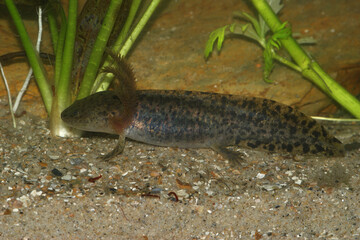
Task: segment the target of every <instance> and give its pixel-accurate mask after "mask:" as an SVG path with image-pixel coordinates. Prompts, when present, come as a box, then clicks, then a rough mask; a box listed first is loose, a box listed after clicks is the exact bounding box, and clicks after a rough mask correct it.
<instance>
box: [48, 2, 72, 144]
mask: <svg viewBox="0 0 360 240" xmlns="http://www.w3.org/2000/svg"><path fill="white" fill-rule="evenodd" d="M77 7H78V1H77V0H69V9H68V21H67V25H66V34H65V41H64V48H63V53H62V57H61V56H60V55H61V54H59V55H56V58H59V57H61V63H60V64H61V70H60V71H61V72H60V78H59V79H58V82H56V85H55V98H54V101H53V104H52V109H51V115H50V131H51V134H52V135H56V136H61V137H64V136H70V135H73V133H72V132H71V131H70V130H69V128H68V127H67V126H66V125H65V123H64V122H63V121H62V120H61V117H60V115H61V112H62V111H63V110H64V109H65V108H66V107H67V106H68V105H69V104H70V97H71V95H70V92H71V91H70V88H69V86H70V80H71V70H72V67H73V54H74V46H75V35H76V19H77ZM62 23H64V22H62ZM60 35H61V33H60ZM60 41H61V40H60V38H59V39H58V46H57V50H59V49H60V47H59V46H61V45H62V43H61V42H60ZM57 52H58V51H57ZM57 60H58V59H57ZM56 64H59V62H58V61H56ZM56 70H58V69H56Z"/></svg>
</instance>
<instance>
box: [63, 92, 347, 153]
mask: <svg viewBox="0 0 360 240" xmlns="http://www.w3.org/2000/svg"><path fill="white" fill-rule="evenodd" d="M123 108H124V104H123V103H122V101H121V100H120V99H119V97H118V94H117V93H116V92H114V91H104V92H99V93H96V94H93V95H90V96H89V97H87V98H84V99H81V100H78V101H76V102H75V103H74V104H73V105H71V106H70V107H69V108H67V109H66V110H65V111H64V112H63V113H62V115H61V117H62V119H63V120H64V121H65V122H66V123H67V124H69V125H70V126H72V127H75V128H78V129H81V130H85V131H93V132H106V133H110V134H120V133H119V130H118V129H119V126H118V125H117V123H116V122H114V121H113V120H112V116H114V115H119V114H121V112H123ZM120 131H123V133H124V134H125V136H126V137H127V138H129V139H133V140H136V141H139V142H144V143H147V144H152V145H158V146H170V147H180V148H213V149H221V148H224V147H227V146H241V147H246V148H250V149H254V150H265V151H270V152H285V153H290V154H305V155H307V154H312V155H314V154H315V155H326V156H342V155H344V148H343V145H342V144H341V142H340V141H339V140H337V139H336V138H335V137H334V136H332V135H330V134H329V133H328V131H327V130H326V129H325V128H324V127H323V126H321V125H320V124H318V123H317V122H316V121H315V120H313V119H311V118H309V117H307V116H306V115H305V114H303V113H301V112H300V111H298V110H296V109H294V108H291V107H289V106H286V105H284V104H281V103H278V102H275V101H272V100H268V99H262V98H255V97H242V96H236V95H224V94H216V93H206V92H193V91H176V90H173V91H171V90H143V91H137V104H136V110H135V112H134V116H133V118H132V121H131V122H130V124H129V125H128V126H127V127H126V128H124V129H122V130H120Z"/></svg>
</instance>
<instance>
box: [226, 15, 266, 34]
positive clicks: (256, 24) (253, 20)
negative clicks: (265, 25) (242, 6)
mask: <svg viewBox="0 0 360 240" xmlns="http://www.w3.org/2000/svg"><path fill="white" fill-rule="evenodd" d="M233 14H234V17H239V18H244V19H246V20H248V21H250V22H251V24H252V25H253V27H254V29H255V31H256V33H257V35H259V36H261V28H260V24H259V21H258V20H257V19H256V18H254V17H253V16H251V15H249V14H248V13H246V12H234V13H233Z"/></svg>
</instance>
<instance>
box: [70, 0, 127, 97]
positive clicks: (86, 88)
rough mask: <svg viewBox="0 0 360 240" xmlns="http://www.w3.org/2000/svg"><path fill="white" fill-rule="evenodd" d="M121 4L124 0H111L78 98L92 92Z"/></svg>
mask: <svg viewBox="0 0 360 240" xmlns="http://www.w3.org/2000/svg"><path fill="white" fill-rule="evenodd" d="M121 4H122V0H111V2H110V5H109V8H108V11H107V12H106V15H105V17H104V20H103V24H102V25H101V28H100V31H99V34H98V36H97V38H96V41H95V43H94V47H93V49H92V51H91V55H90V58H89V62H88V65H87V67H86V70H85V74H84V78H83V80H82V82H81V85H80V90H79V94H78V96H77V99H82V98H84V97H87V96H88V95H89V94H90V92H91V88H92V86H93V84H94V80H95V77H96V74H97V72H98V69H99V66H100V63H101V60H102V56H103V53H104V51H105V48H106V44H107V42H108V39H109V36H110V34H111V31H112V29H113V26H114V24H115V20H116V17H117V14H118V12H119V9H120V7H121Z"/></svg>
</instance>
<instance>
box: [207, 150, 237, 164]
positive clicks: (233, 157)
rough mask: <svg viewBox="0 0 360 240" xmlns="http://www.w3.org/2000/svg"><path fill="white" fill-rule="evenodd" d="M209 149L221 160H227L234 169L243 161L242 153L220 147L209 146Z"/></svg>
mask: <svg viewBox="0 0 360 240" xmlns="http://www.w3.org/2000/svg"><path fill="white" fill-rule="evenodd" d="M210 148H211V149H212V150H214V151H215V152H217V153H218V154H220V155H221V156H222V157H223V158H225V159H227V160H229V161H230V164H231V165H232V166H234V167H236V166H239V165H241V163H242V162H243V160H244V154H242V153H239V152H235V151H232V150H230V149H227V148H225V147H220V146H211V147H210Z"/></svg>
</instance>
